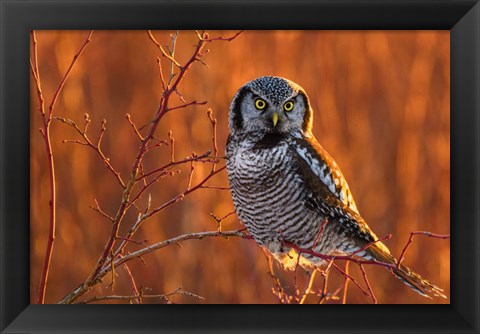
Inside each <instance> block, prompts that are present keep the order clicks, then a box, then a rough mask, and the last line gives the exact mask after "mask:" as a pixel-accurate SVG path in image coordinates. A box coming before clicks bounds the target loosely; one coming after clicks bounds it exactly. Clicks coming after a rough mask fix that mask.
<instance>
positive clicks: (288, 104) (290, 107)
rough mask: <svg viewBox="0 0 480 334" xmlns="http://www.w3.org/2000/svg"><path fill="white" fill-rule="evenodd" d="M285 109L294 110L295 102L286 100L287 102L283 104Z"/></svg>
mask: <svg viewBox="0 0 480 334" xmlns="http://www.w3.org/2000/svg"><path fill="white" fill-rule="evenodd" d="M283 109H285V111H292V109H293V102H292V101H288V102H285V104H284V105H283Z"/></svg>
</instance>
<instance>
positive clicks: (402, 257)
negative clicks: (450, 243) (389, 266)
mask: <svg viewBox="0 0 480 334" xmlns="http://www.w3.org/2000/svg"><path fill="white" fill-rule="evenodd" d="M415 235H424V236H427V237H431V238H438V239H449V238H450V235H449V234H435V233H432V232H427V231H415V232H410V237H409V238H408V241H407V243H406V244H405V247H404V248H403V250H402V253H401V254H400V257H399V258H398V261H397V268H399V267H400V264H401V263H402V262H403V260H404V259H405V253H406V252H407V249H408V247H410V245H411V244H412V242H413V237H414V236H415Z"/></svg>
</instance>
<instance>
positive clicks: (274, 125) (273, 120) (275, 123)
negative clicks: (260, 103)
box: [272, 112, 278, 127]
mask: <svg viewBox="0 0 480 334" xmlns="http://www.w3.org/2000/svg"><path fill="white" fill-rule="evenodd" d="M272 122H273V127H276V126H277V122H278V114H277V113H276V112H274V113H273V115H272Z"/></svg>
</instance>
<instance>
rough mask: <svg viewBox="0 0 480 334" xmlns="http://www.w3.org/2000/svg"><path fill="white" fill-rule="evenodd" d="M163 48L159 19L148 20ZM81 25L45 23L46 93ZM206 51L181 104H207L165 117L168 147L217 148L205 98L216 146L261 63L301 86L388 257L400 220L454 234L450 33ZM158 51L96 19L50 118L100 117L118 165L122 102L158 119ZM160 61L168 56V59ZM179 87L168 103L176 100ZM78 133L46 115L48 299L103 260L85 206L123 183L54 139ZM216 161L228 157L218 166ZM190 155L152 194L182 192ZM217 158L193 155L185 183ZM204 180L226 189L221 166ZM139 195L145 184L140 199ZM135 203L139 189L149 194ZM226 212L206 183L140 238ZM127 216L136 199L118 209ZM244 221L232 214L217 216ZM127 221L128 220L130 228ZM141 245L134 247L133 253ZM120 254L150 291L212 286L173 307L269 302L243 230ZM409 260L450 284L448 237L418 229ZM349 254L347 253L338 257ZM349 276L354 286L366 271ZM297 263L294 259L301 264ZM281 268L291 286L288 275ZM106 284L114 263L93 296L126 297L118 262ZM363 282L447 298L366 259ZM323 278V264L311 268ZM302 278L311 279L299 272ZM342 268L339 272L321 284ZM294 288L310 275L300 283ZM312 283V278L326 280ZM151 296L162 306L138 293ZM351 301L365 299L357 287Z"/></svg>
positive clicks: (38, 231)
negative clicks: (103, 27)
mask: <svg viewBox="0 0 480 334" xmlns="http://www.w3.org/2000/svg"><path fill="white" fill-rule="evenodd" d="M153 33H154V35H155V37H156V38H157V40H158V41H160V42H161V43H162V44H165V43H168V42H169V41H170V37H169V34H171V32H167V31H154V32H153ZM233 33H234V32H232V31H210V36H211V37H215V36H231V35H233ZM86 35H87V32H85V31H38V32H37V39H38V50H39V68H40V73H41V76H42V85H43V90H44V93H45V94H46V96H47V97H51V96H52V94H53V92H54V91H55V89H56V87H57V85H58V83H59V81H60V80H61V78H62V76H63V74H64V73H65V71H66V69H67V67H68V65H69V64H70V62H71V60H72V57H73V55H74V54H75V53H76V52H77V50H78V48H79V47H80V45H81V44H82V43H83V41H84V39H85V37H86ZM195 42H196V36H195V34H194V33H193V32H191V31H185V32H184V31H182V32H180V36H179V38H178V43H177V49H176V58H177V59H178V60H179V61H180V62H184V61H185V60H186V58H187V57H189V56H190V55H191V52H192V51H193V45H194V44H195ZM207 47H209V48H210V49H211V50H210V53H209V54H208V55H206V57H205V58H204V60H205V61H206V63H207V64H208V66H203V65H202V64H200V63H197V64H195V65H194V66H193V67H192V68H191V69H190V71H189V73H188V75H187V77H186V80H184V82H183V84H182V85H181V86H180V87H179V91H180V93H181V94H182V95H183V97H184V98H185V99H186V100H187V101H193V100H197V101H203V100H206V101H208V104H207V105H206V106H192V107H189V108H187V109H180V110H176V111H173V112H171V113H169V114H168V115H167V116H166V117H165V118H164V119H163V120H162V121H161V123H160V126H159V129H158V131H157V137H159V138H161V139H166V138H167V133H168V131H169V130H172V131H173V136H174V137H175V142H176V146H175V156H176V158H178V159H179V158H183V157H185V156H187V155H189V154H191V152H192V151H195V152H196V153H198V154H200V153H204V152H206V151H207V150H209V149H210V147H211V124H210V122H209V120H208V118H207V116H206V110H207V107H210V108H212V109H213V112H214V114H215V116H216V117H217V119H218V143H219V150H220V154H223V153H222V152H223V151H224V148H225V141H226V139H227V135H228V126H227V112H228V107H229V104H230V101H231V99H232V97H233V96H234V94H235V92H236V91H237V89H238V88H239V87H240V86H241V85H243V84H244V83H246V82H247V81H249V80H251V79H254V78H256V77H258V76H262V75H276V76H283V77H286V78H288V79H290V80H292V81H294V82H297V83H298V84H300V85H301V86H303V87H304V88H305V90H306V91H307V93H308V94H309V97H310V99H311V103H312V107H313V109H314V130H313V132H314V134H315V136H316V137H317V139H318V140H319V142H320V143H321V144H322V145H323V146H324V147H325V148H326V149H327V150H328V151H329V152H330V153H331V154H332V155H333V156H334V157H335V159H336V161H337V162H338V164H339V165H340V167H341V169H342V171H343V173H344V175H345V176H346V178H347V180H348V182H349V185H350V188H351V189H352V192H353V195H354V198H355V200H356V202H357V206H358V208H359V210H360V212H361V214H362V215H363V217H364V218H365V220H366V221H367V223H368V224H369V225H370V226H371V227H372V229H373V230H374V231H375V232H376V234H377V235H378V236H379V237H382V236H385V235H387V234H389V233H392V234H393V238H392V239H390V240H388V241H387V242H386V244H387V245H388V247H389V248H390V249H391V251H392V253H393V254H395V255H396V256H397V257H398V256H399V254H400V253H401V250H402V248H403V246H404V245H405V243H406V241H407V239H408V236H409V232H410V231H415V230H428V231H431V232H434V233H442V234H448V233H449V232H450V113H449V105H450V97H449V92H450V73H449V68H450V58H449V50H450V41H449V33H448V31H245V32H243V33H242V34H241V35H239V36H238V37H237V38H236V39H235V40H233V41H231V42H215V43H210V44H209V45H208V46H207ZM157 57H160V54H159V51H158V49H157V48H156V47H155V45H154V44H153V43H152V41H151V40H150V39H149V38H148V35H147V33H146V32H145V31H96V32H95V33H94V34H93V37H92V42H91V43H90V45H89V46H88V48H87V50H86V51H85V52H84V54H83V55H82V56H81V58H80V59H79V61H78V63H77V64H76V66H75V68H74V69H73V72H72V73H71V75H70V77H69V79H68V81H67V83H66V86H65V88H64V91H63V92H62V94H61V96H60V98H59V100H58V102H57V106H56V110H55V116H61V117H67V118H70V119H73V120H75V121H77V122H79V123H80V124H82V122H83V115H84V113H88V114H89V115H90V118H91V120H92V123H91V124H90V130H89V131H90V132H91V133H92V134H94V133H98V132H99V130H100V126H101V121H102V119H106V120H107V131H106V133H105V137H104V139H103V149H104V151H105V152H106V154H107V155H108V156H109V157H110V161H111V163H112V164H113V165H114V166H115V167H116V168H117V169H118V170H119V171H121V173H122V175H124V176H127V175H128V173H129V171H130V168H131V165H132V162H133V160H134V157H135V153H136V152H137V149H138V145H139V141H138V138H137V137H136V136H135V134H134V133H133V131H132V128H131V126H130V125H129V124H128V122H127V121H126V119H125V115H126V114H127V113H129V114H130V115H131V116H132V120H133V121H134V122H135V123H136V124H137V125H139V126H140V125H142V124H145V123H147V122H148V121H150V120H151V118H152V115H153V113H154V111H155V110H156V107H157V104H158V101H159V99H160V96H161V92H162V86H161V82H160V77H159V73H158V65H157V60H156V58H157ZM162 63H163V66H164V68H165V69H168V61H167V60H166V59H165V58H163V60H162ZM30 99H31V111H30V113H31V139H30V140H31V143H30V144H31V153H30V156H31V176H30V180H31V210H30V214H31V284H30V285H31V296H32V301H33V296H34V292H35V291H36V287H37V286H38V278H39V277H40V272H41V266H42V262H43V256H44V249H45V245H46V239H47V235H48V199H49V191H48V171H47V168H46V157H45V151H44V147H43V142H42V139H41V136H40V134H39V133H38V130H37V129H38V128H39V127H40V116H39V112H38V101H37V96H36V93H35V87H34V83H33V81H32V84H31V96H30ZM181 103H182V102H181V101H180V99H179V97H178V96H176V97H174V99H173V101H172V105H175V104H181ZM64 139H80V138H79V137H78V135H77V134H76V133H75V132H74V131H73V129H72V128H70V127H68V126H67V125H65V124H62V123H60V122H54V123H53V124H52V143H53V152H54V158H55V163H56V177H57V187H58V189H57V196H58V204H57V205H58V208H57V217H58V218H57V219H58V221H57V239H56V242H55V246H54V251H53V258H52V265H51V271H50V278H49V285H48V287H47V297H46V302H47V303H55V302H57V301H58V300H59V299H60V298H62V297H63V296H64V295H65V294H67V293H68V292H70V291H71V290H72V289H74V288H75V287H77V286H78V285H79V284H80V283H81V282H82V281H83V280H84V279H85V278H86V276H87V275H88V274H89V273H90V271H91V269H92V268H93V266H94V264H95V262H96V261H97V259H98V256H99V255H100V253H101V251H102V250H103V247H104V244H105V241H106V239H107V238H108V235H109V234H110V229H111V223H110V222H108V221H107V220H106V219H105V218H103V217H102V216H100V215H99V214H98V213H96V212H94V211H93V210H92V209H90V208H89V206H90V205H94V198H96V199H97V200H98V202H99V203H100V205H101V207H102V209H103V210H104V211H106V212H108V213H110V214H111V215H114V214H115V212H116V209H117V206H118V203H119V202H120V199H121V189H120V188H119V185H118V183H117V182H116V180H115V178H114V177H113V176H112V175H111V174H109V172H108V171H107V169H106V168H105V166H104V165H103V163H102V161H100V159H98V157H97V156H96V155H95V154H94V152H93V151H92V150H90V149H88V148H87V147H84V146H81V145H78V144H72V143H62V141H63V140H64ZM167 161H169V148H168V147H162V148H159V149H156V150H154V151H152V152H150V153H149V154H148V155H147V157H146V160H145V164H144V165H145V170H152V169H154V168H155V167H158V166H160V165H162V164H164V163H165V162H167ZM222 164H223V162H222ZM188 167H189V166H185V167H183V168H182V173H181V174H179V175H176V176H173V177H169V178H165V179H163V180H162V181H161V182H159V183H158V184H157V185H156V186H155V187H153V188H152V189H151V194H152V206H154V205H160V204H161V203H163V202H165V201H167V200H169V199H171V198H172V197H174V196H176V195H177V194H179V193H180V192H182V191H183V190H184V189H185V187H186V183H187V180H188ZM209 169H210V166H209V165H206V164H205V165H203V164H200V163H199V164H197V167H196V170H195V174H194V181H195V180H201V178H202V176H205V175H206V174H207V173H208V172H209ZM208 184H210V185H216V186H223V187H226V186H228V182H227V177H226V173H225V172H222V173H221V174H220V175H218V176H215V177H214V178H213V179H212V180H211V181H209V183H208ZM145 197H146V196H145ZM142 203H143V205H145V203H146V198H144V199H143V202H142ZM232 210H233V204H232V200H231V197H230V193H229V191H228V190H227V191H225V190H212V189H201V190H198V191H196V192H194V193H193V194H191V195H189V196H188V197H186V198H185V200H184V201H182V202H180V203H177V204H175V205H173V206H172V207H170V208H169V209H168V210H166V211H164V212H163V213H161V214H160V215H158V216H156V217H155V218H154V219H151V220H150V221H148V222H147V223H145V224H144V225H143V227H142V229H141V230H140V231H139V232H138V233H137V235H136V237H135V238H136V239H137V240H143V239H146V240H148V242H150V243H153V242H156V241H160V240H164V239H166V238H170V237H173V236H176V235H179V234H184V233H187V232H193V231H207V230H215V229H216V228H217V223H216V222H215V220H214V219H212V217H211V216H210V215H209V213H210V212H213V213H214V214H216V215H217V216H223V215H225V214H227V213H229V212H231V211H232ZM135 218H136V212H135V210H130V211H129V213H128V215H127V217H126V219H125V221H126V222H132V221H133V220H134V219H135ZM241 227H242V225H241V224H240V223H239V222H238V219H237V218H236V216H235V215H232V216H230V217H228V218H227V219H225V221H224V222H223V224H222V228H223V229H225V230H227V229H236V228H241ZM126 229H127V227H126V226H123V228H121V231H120V232H121V233H125V231H126ZM139 247H140V246H139V245H136V244H130V245H129V248H128V249H130V250H134V249H138V248H139ZM143 260H144V263H142V262H141V261H131V262H129V266H130V269H131V271H132V272H133V275H134V277H135V280H136V282H137V284H138V285H139V286H141V287H144V288H147V287H148V288H150V289H151V291H152V293H167V292H171V291H173V290H175V289H176V288H178V287H179V286H182V287H183V288H184V289H185V290H187V291H191V292H193V293H196V294H198V295H201V296H203V297H205V298H206V300H205V301H199V300H198V299H195V298H192V297H189V296H177V297H173V298H172V300H173V301H174V302H179V303H197V302H204V303H277V302H278V299H277V297H276V296H275V295H274V294H273V293H272V288H273V287H274V284H273V281H272V278H271V277H270V276H269V274H268V262H267V260H266V258H265V255H264V254H263V252H262V250H261V249H260V247H258V246H257V245H256V244H255V243H254V242H252V241H250V240H242V239H235V238H231V239H229V240H225V239H206V240H191V241H186V242H184V243H182V245H181V247H177V246H175V245H174V246H172V247H168V248H165V249H162V250H159V251H157V252H154V253H152V254H150V255H148V256H145V257H144V258H143ZM405 264H407V265H409V266H410V267H411V268H412V269H414V270H415V271H417V272H418V273H420V274H421V275H422V276H423V277H425V278H427V279H429V280H431V281H432V282H433V283H435V284H437V285H438V286H440V287H442V288H444V289H445V291H446V294H447V295H449V291H450V246H449V241H448V240H438V239H430V238H426V237H422V236H419V237H416V238H415V242H414V244H413V245H412V246H411V247H410V248H409V251H408V253H407V256H406V261H405ZM342 266H343V264H342ZM355 267H356V266H355V265H353V264H352V265H350V268H351V273H352V275H353V276H354V277H358V278H359V279H358V280H359V282H360V283H363V280H362V279H361V274H360V271H359V270H358V269H357V268H355ZM300 271H301V270H300ZM276 272H277V274H278V276H279V277H280V279H281V280H282V282H283V283H284V284H285V286H286V287H287V289H288V288H292V285H293V274H292V273H284V272H282V271H281V270H279V269H278V268H277V269H276ZM116 273H117V276H116V277H115V285H114V289H115V290H114V292H112V290H111V288H109V286H108V285H109V283H110V281H111V275H108V276H107V277H106V278H105V279H104V282H103V283H101V284H99V285H98V286H97V287H96V288H95V289H94V290H93V292H91V293H89V294H87V295H86V297H88V296H92V295H93V293H95V294H97V295H109V294H117V295H121V294H124V295H131V294H132V290H131V286H130V284H129V281H128V277H127V276H126V275H125V271H124V270H121V268H118V269H117V270H116ZM367 273H368V275H369V279H370V283H371V284H372V286H373V289H374V291H375V294H376V296H377V299H378V300H379V302H381V303H449V301H450V300H449V299H448V300H439V299H436V300H428V299H426V298H423V297H421V296H418V295H417V294H416V293H414V292H412V291H411V290H410V289H409V288H408V287H405V286H404V285H403V284H402V283H401V282H399V281H398V280H397V279H395V278H394V277H393V276H392V275H391V274H390V273H389V272H388V271H387V270H385V269H384V268H377V267H368V268H367ZM320 276H321V275H317V278H318V277H320ZM298 280H299V286H303V285H304V284H306V275H305V274H303V273H301V272H299V273H298ZM342 282H343V277H342V276H339V275H338V274H336V273H332V275H331V276H330V280H329V290H335V289H336V288H337V287H338V286H339V285H340V284H341V283H342ZM302 284H303V285H302ZM317 285H318V286H319V287H321V285H322V282H321V279H318V282H317ZM144 302H151V303H155V302H159V301H158V300H155V299H153V300H145V301H144ZM347 302H348V303H369V302H371V300H370V299H369V298H367V297H365V296H364V295H362V294H361V292H359V289H358V288H356V287H354V286H353V285H350V287H349V293H348V299H347Z"/></svg>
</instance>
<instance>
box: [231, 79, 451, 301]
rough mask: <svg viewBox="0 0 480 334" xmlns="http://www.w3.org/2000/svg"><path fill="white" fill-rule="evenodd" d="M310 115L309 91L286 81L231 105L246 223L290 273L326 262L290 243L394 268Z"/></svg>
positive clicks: (238, 200) (261, 84) (235, 192)
mask: <svg viewBox="0 0 480 334" xmlns="http://www.w3.org/2000/svg"><path fill="white" fill-rule="evenodd" d="M312 117H313V111H312V108H311V106H310V102H309V98H308V96H307V94H306V93H305V91H304V89H303V88H302V87H300V86H299V85H297V84H296V83H294V82H292V81H289V80H287V79H284V78H281V77H273V76H264V77H260V78H257V79H255V80H253V81H250V82H248V83H247V84H245V85H244V86H243V87H241V88H240V89H239V90H238V92H237V93H236V95H235V96H234V98H233V100H232V102H231V105H230V109H229V117H228V126H229V130H230V133H229V136H228V140H227V144H226V161H227V173H228V180H229V184H230V190H231V194H232V198H233V203H234V205H235V210H236V212H237V215H238V217H239V219H240V221H241V222H242V223H243V224H244V225H245V226H246V228H247V229H248V231H249V233H250V234H251V235H252V237H253V238H254V239H255V241H256V242H257V243H258V245H260V246H261V247H263V248H265V249H266V250H268V252H270V253H271V254H272V255H273V256H274V257H275V258H276V259H277V260H278V261H279V262H280V263H281V264H282V266H283V267H284V268H285V269H287V270H294V269H295V268H297V266H298V265H300V266H301V267H303V268H305V269H307V270H312V269H315V268H321V267H322V266H325V265H326V264H327V263H326V261H325V260H323V259H321V258H319V257H317V256H315V255H312V254H309V253H304V252H300V254H299V252H298V251H297V250H296V248H293V247H289V246H288V245H296V246H297V247H298V248H300V249H308V250H313V251H314V252H316V253H321V254H326V255H334V256H335V255H351V254H354V256H355V257H358V258H360V259H365V260H376V261H380V262H383V263H388V264H393V265H396V264H397V260H396V259H395V257H394V256H392V255H391V254H390V251H389V249H388V248H387V247H386V246H385V245H384V244H383V243H382V242H380V241H378V242H375V241H377V240H378V238H377V236H376V235H375V233H374V232H373V231H372V230H371V229H370V227H369V226H368V225H367V223H366V222H365V221H364V220H363V218H362V217H361V215H360V213H359V211H358V209H357V206H356V204H355V201H354V199H353V197H352V193H351V192H350V189H349V187H348V184H347V182H346V180H345V178H344V176H343V175H342V172H341V171H340V168H339V167H338V165H337V163H336V162H335V160H334V159H333V158H332V157H331V156H330V154H329V153H328V152H327V151H326V150H325V149H324V148H323V147H322V146H321V145H320V144H319V143H318V141H317V140H316V139H315V137H314V136H313V134H312ZM367 245H369V246H368V247H367ZM390 270H391V271H392V273H393V274H394V275H395V276H396V277H398V278H399V279H400V280H401V281H402V282H404V283H405V284H406V285H408V286H409V287H410V288H412V289H413V290H414V291H416V292H417V293H419V294H421V295H423V296H426V297H431V296H440V297H444V298H445V296H444V295H443V294H442V292H441V291H443V290H442V289H440V288H438V287H437V286H435V285H433V284H432V283H430V282H428V281H427V280H425V279H423V278H422V277H421V276H420V275H418V274H416V273H414V272H412V271H411V270H410V269H409V268H408V267H406V266H404V265H402V264H401V265H400V266H398V267H396V268H395V269H390Z"/></svg>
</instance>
